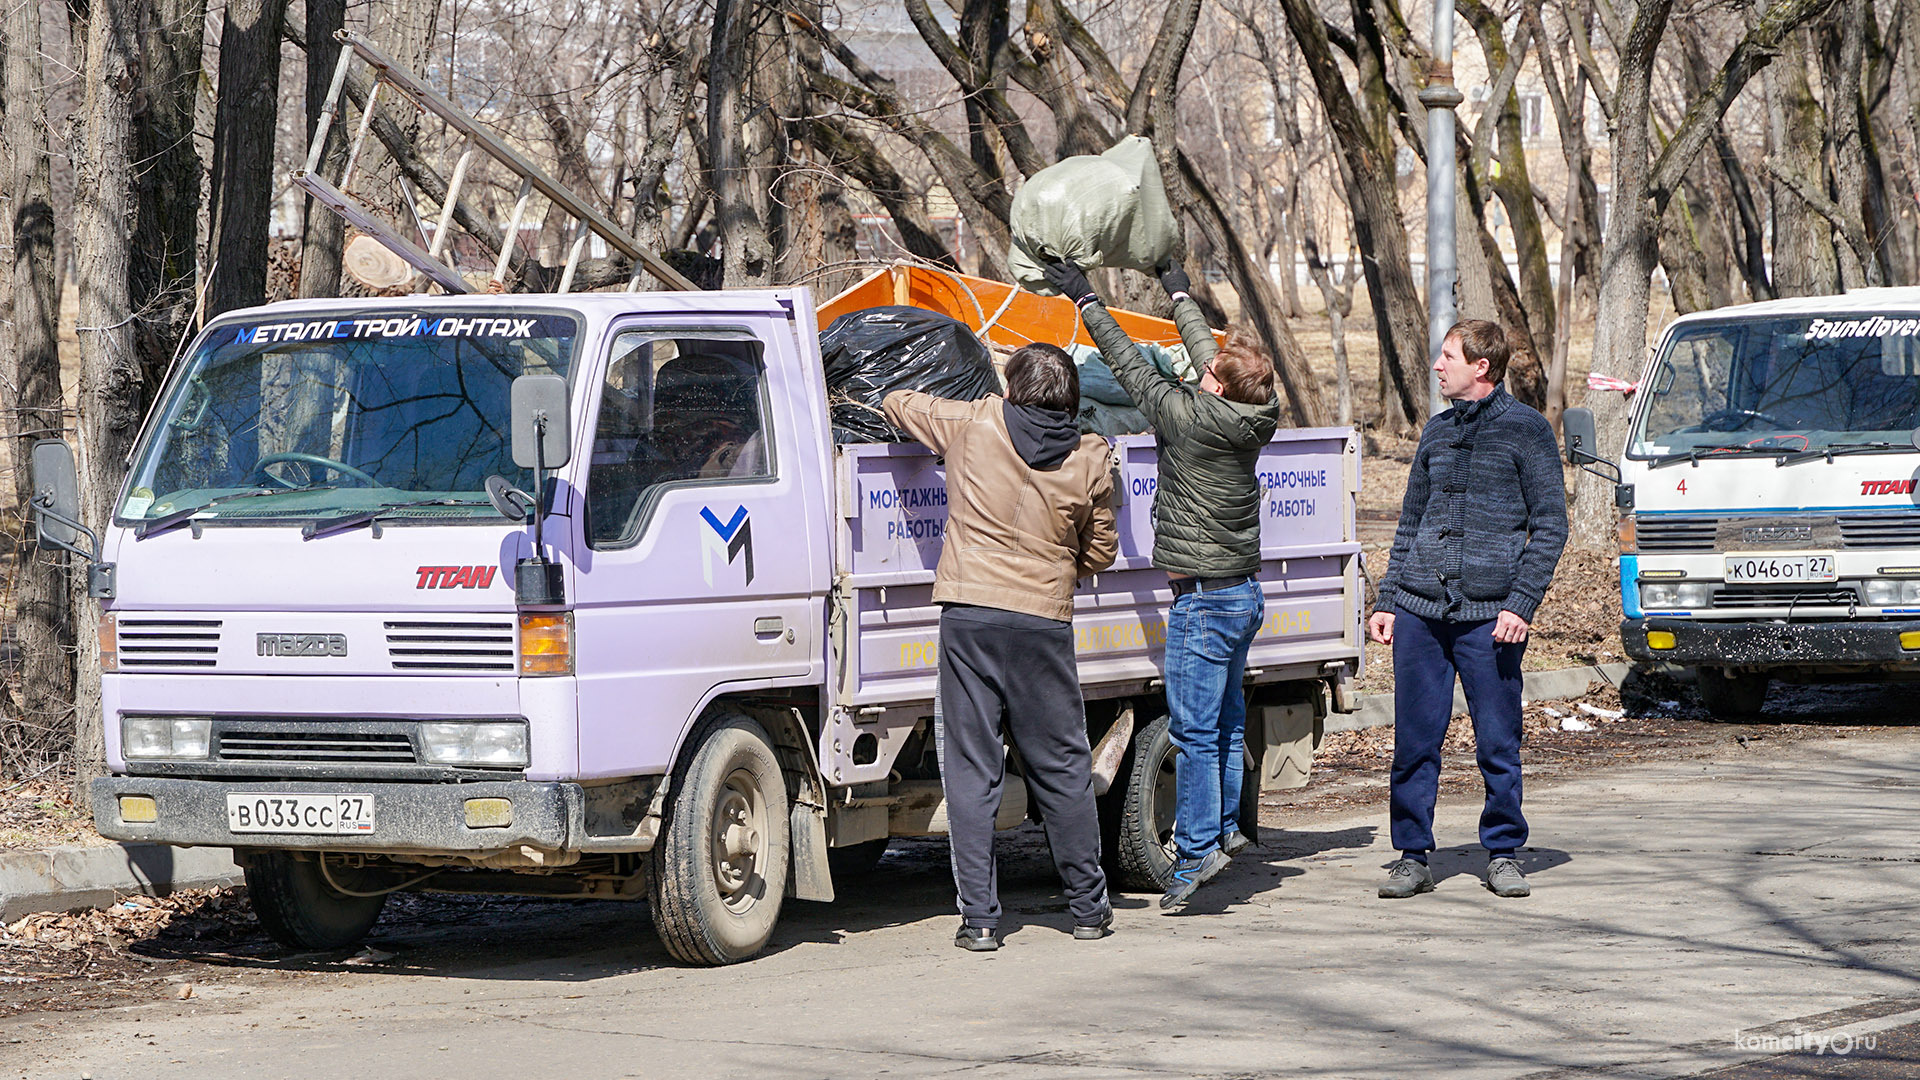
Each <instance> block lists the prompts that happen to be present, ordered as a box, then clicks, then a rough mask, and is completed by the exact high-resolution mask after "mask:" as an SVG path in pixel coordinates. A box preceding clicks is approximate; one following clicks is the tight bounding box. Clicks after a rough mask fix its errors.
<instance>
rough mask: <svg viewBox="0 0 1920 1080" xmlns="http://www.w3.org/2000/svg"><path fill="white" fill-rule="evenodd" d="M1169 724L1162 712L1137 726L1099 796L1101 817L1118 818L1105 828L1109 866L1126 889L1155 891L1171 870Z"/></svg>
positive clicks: (1117, 882) (1172, 755) (1163, 885)
mask: <svg viewBox="0 0 1920 1080" xmlns="http://www.w3.org/2000/svg"><path fill="white" fill-rule="evenodd" d="M1168 723H1169V721H1168V719H1167V718H1166V717H1164V716H1162V717H1160V718H1159V719H1158V720H1155V721H1154V722H1153V723H1151V724H1148V725H1147V726H1146V727H1144V728H1141V729H1140V732H1139V734H1137V735H1135V736H1134V738H1133V748H1132V749H1131V750H1130V751H1128V760H1127V761H1126V762H1124V763H1123V764H1122V766H1121V769H1120V775H1118V776H1116V777H1114V780H1113V787H1112V788H1111V789H1110V790H1109V791H1108V792H1107V794H1106V795H1104V796H1102V797H1101V803H1102V806H1101V810H1102V811H1103V816H1108V817H1109V819H1110V820H1111V819H1113V818H1117V819H1118V820H1117V821H1112V823H1111V832H1109V833H1108V835H1109V836H1110V837H1111V838H1112V840H1111V846H1110V849H1109V850H1110V851H1111V858H1110V859H1109V860H1108V870H1109V872H1110V873H1111V874H1112V876H1113V878H1114V882H1115V885H1116V887H1118V888H1120V889H1124V890H1126V891H1128V892H1160V891H1161V890H1163V889H1165V888H1166V887H1167V874H1168V873H1169V872H1170V871H1171V870H1172V869H1173V861H1174V852H1173V809H1174V804H1175V794H1176V789H1175V786H1174V760H1175V758H1176V757H1177V754H1176V752H1175V751H1174V748H1173V736H1172V735H1171V734H1170V733H1169V731H1168ZM1103 831H1105V830H1103Z"/></svg>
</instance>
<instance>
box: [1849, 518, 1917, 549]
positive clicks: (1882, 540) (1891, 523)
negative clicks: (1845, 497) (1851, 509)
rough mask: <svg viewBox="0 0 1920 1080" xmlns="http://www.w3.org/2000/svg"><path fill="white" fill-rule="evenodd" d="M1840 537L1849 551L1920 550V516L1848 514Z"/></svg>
mask: <svg viewBox="0 0 1920 1080" xmlns="http://www.w3.org/2000/svg"><path fill="white" fill-rule="evenodd" d="M1840 535H1841V537H1842V538H1844V540H1845V542H1846V546H1847V547H1850V548H1892V547H1920V514H1909V513H1896V514H1849V515H1846V516H1845V517H1842V518H1841V519H1840Z"/></svg>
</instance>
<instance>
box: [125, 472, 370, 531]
mask: <svg viewBox="0 0 1920 1080" xmlns="http://www.w3.org/2000/svg"><path fill="white" fill-rule="evenodd" d="M338 486H339V485H338V484H315V485H313V486H312V487H297V488H252V489H249V490H247V491H236V492H233V493H232V494H229V495H217V496H215V497H213V498H211V499H208V500H207V501H206V502H203V503H201V504H199V505H198V506H189V507H186V508H185V509H182V510H175V511H174V512H173V513H171V514H168V515H166V516H165V517H157V518H154V519H153V520H151V521H143V522H141V523H140V525H139V526H138V527H137V528H135V529H134V531H133V538H134V539H135V540H145V539H146V538H147V537H149V536H152V535H154V534H155V533H163V532H166V531H167V530H168V529H173V528H178V527H179V526H181V525H184V524H186V523H187V522H189V521H192V520H193V519H194V518H196V517H199V516H200V513H201V512H202V511H204V510H210V509H212V508H213V507H216V506H219V505H220V504H221V503H230V502H234V501H237V500H239V499H257V498H259V497H261V496H263V495H291V494H293V493H294V492H296V491H330V490H332V489H333V488H336V487H338Z"/></svg>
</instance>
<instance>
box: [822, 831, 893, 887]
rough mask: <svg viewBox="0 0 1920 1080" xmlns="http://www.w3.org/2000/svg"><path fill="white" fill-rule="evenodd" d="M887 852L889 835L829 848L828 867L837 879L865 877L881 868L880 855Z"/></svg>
mask: <svg viewBox="0 0 1920 1080" xmlns="http://www.w3.org/2000/svg"><path fill="white" fill-rule="evenodd" d="M886 853H887V837H884V836H883V837H881V838H880V839H878V840H868V841H866V842H865V843H860V844H848V845H847V846H846V847H837V848H828V849H827V869H828V870H831V871H832V872H833V877H834V880H836V881H837V880H839V879H840V878H856V877H865V876H867V875H868V874H871V873H873V872H874V870H876V869H878V868H879V866H880V856H882V855H885V854H886Z"/></svg>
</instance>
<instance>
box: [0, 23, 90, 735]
mask: <svg viewBox="0 0 1920 1080" xmlns="http://www.w3.org/2000/svg"><path fill="white" fill-rule="evenodd" d="M0 37H4V39H5V41H4V46H5V53H4V56H3V57H0V63H3V64H4V67H5V78H4V84H0V110H4V119H0V143H3V145H0V177H4V178H5V187H6V192H7V200H6V202H5V204H4V206H5V220H4V221H0V244H4V245H6V246H8V247H10V248H11V258H9V259H8V260H7V264H6V266H5V269H6V270H7V271H9V273H7V274H6V275H4V278H0V279H4V280H6V281H7V286H8V287H7V291H6V294H5V295H4V296H0V304H3V305H4V306H3V307H0V310H4V311H5V312H6V319H5V321H4V322H3V323H0V404H4V406H5V414H6V421H7V422H6V436H7V438H8V440H9V443H10V445H9V447H8V449H9V451H10V455H11V457H12V459H13V465H14V474H13V477H14V480H13V487H14V496H15V498H16V500H17V502H16V503H15V505H16V506H18V507H21V508H22V509H23V510H24V508H25V507H26V506H27V505H28V503H29V502H30V501H31V499H32V495H33V484H32V480H31V478H30V476H29V474H28V471H27V469H26V468H25V467H24V466H25V463H26V462H27V460H28V456H29V453H30V451H31V448H32V446H33V443H34V442H35V441H36V440H39V439H47V438H58V437H59V436H60V435H61V434H62V427H63V423H62V417H61V415H60V405H61V391H60V351H59V340H58V336H57V333H56V322H57V318H58V309H59V300H58V294H57V292H56V291H55V287H54V267H55V259H56V252H55V250H54V210H53V181H52V165H51V162H50V159H49V156H48V148H47V92H46V79H45V70H44V67H43V65H42V59H41V56H42V51H41V44H40V10H39V6H38V5H36V4H21V3H16V4H12V5H10V6H8V7H7V9H6V12H5V16H4V22H3V23H0ZM23 516H24V515H23ZM23 524H24V522H23ZM14 558H15V566H16V567H17V568H18V569H17V572H16V574H17V576H16V578H15V587H14V597H13V611H12V613H11V614H12V617H13V626H14V635H15V640H16V641H17V643H18V645H19V649H20V658H21V664H20V693H19V696H18V697H17V698H16V699H15V705H16V707H17V708H18V709H19V710H20V714H21V719H22V720H24V721H25V723H26V725H27V728H28V730H29V731H31V732H33V733H34V734H35V735H36V736H37V739H36V741H37V742H38V743H39V745H38V746H35V747H31V748H29V747H5V746H0V755H4V754H5V753H6V752H7V751H8V750H10V749H15V750H18V749H34V750H38V751H40V752H64V751H65V750H66V749H67V747H68V742H69V736H70V734H71V732H72V726H71V725H72V719H71V713H72V710H73V658H74V649H73V632H72V624H71V621H70V619H69V611H68V596H67V590H68V583H67V574H66V570H65V565H64V559H65V556H63V555H61V554H60V553H58V552H53V551H41V550H39V548H38V546H37V545H36V544H35V543H34V541H33V538H32V533H31V531H30V530H29V531H27V534H26V536H25V537H24V538H23V539H22V541H21V543H20V546H19V547H18V548H17V549H16V550H15V553H14ZM0 764H4V762H0Z"/></svg>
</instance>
